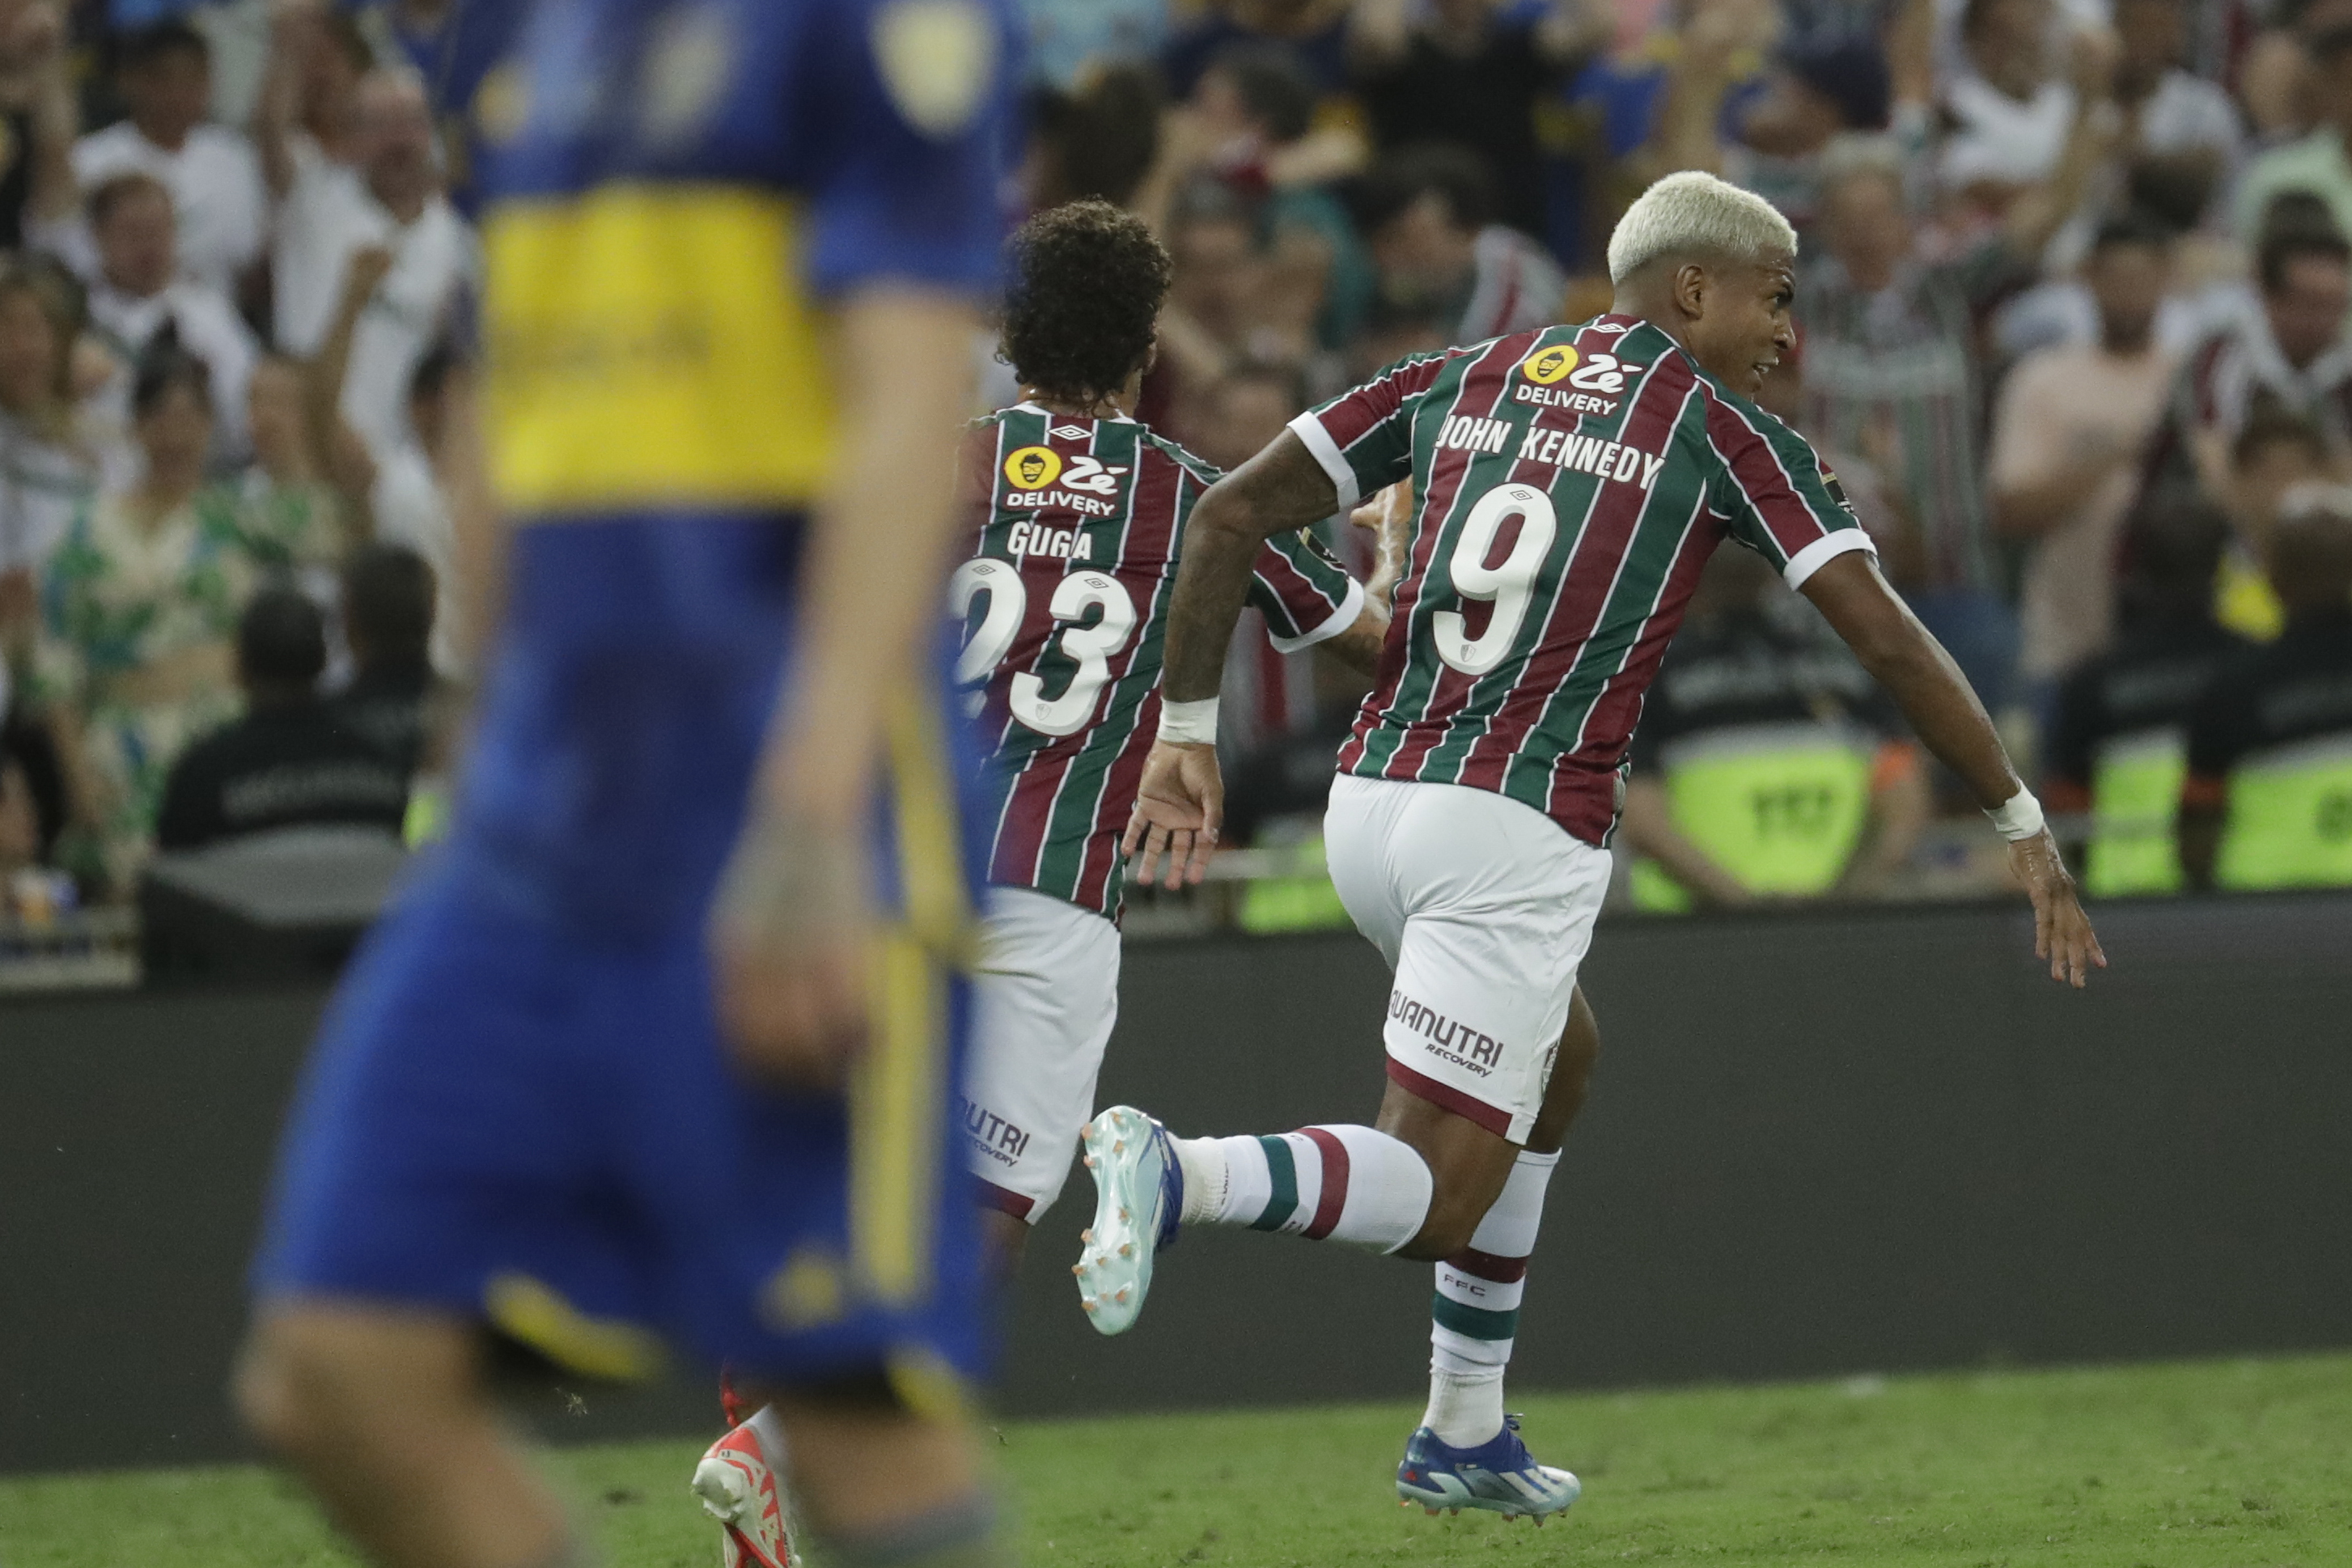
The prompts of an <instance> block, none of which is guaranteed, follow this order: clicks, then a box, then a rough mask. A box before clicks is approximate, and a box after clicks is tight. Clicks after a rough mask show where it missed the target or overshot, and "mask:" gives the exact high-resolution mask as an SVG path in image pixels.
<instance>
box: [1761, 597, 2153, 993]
mask: <svg viewBox="0 0 2352 1568" xmlns="http://www.w3.org/2000/svg"><path fill="white" fill-rule="evenodd" d="M1803 592H1804V595H1805V596H1806V597H1807V598H1809V599H1811V601H1812V602H1813V605H1814V607H1815V608H1817V609H1819V610H1820V611H1821V613H1822V618H1823V619H1825V620H1827V621H1828V622H1829V624H1830V625H1831V626H1832V627H1833V628H1834V629H1835V630H1836V632H1837V634H1838V636H1840V637H1843V638H1844V639H1845V641H1846V646H1848V647H1851V648H1853V651H1854V657H1856V658H1859V659H1861V660H1862V664H1863V668H1865V669H1867V670H1869V671H1870V673H1871V675H1872V676H1873V678H1874V679H1876V680H1877V681H1878V683H1879V684H1880V685H1881V686H1884V687H1885V689H1886V690H1887V692H1888V694H1889V695H1891V696H1892V697H1893V698H1894V699H1895V701H1896V703H1897V704H1899V705H1900V706H1901V707H1902V709H1903V715H1904V717H1905V718H1906V719H1908V720H1909V721H1911V728H1912V730H1913V731H1916V733H1917V735H1918V737H1919V739H1920V740H1921V741H1922V742H1925V743H1926V745H1927V749H1928V750H1929V751H1930V752H1934V753H1935V754H1936V755H1937V757H1939V758H1941V759H1942V760H1943V763H1944V764H1945V765H1946V766H1947V767H1949V768H1950V769H1951V770H1952V771H1953V772H1954V773H1958V774H1959V776H1960V781H1961V782H1962V783H1963V784H1967V785H1968V787H1969V794H1971V795H1974V796H1975V797H1976V801H1977V804H1978V805H1980V806H1982V807H1984V809H1985V810H1986V811H1988V812H1999V811H2001V810H2003V809H2004V808H2006V807H2008V806H2009V805H2010V803H2011V802H2012V801H2016V800H2017V799H2018V798H2019V797H2020V796H2024V798H2025V800H2026V801H2028V802H2030V801H2031V800H2032V797H2031V796H2030V795H2025V785H2024V784H2023V783H2022V782H2021V780H2020V779H2019V778H2018V776H2017V771H2016V770H2015V769H2014V768H2012V767H2011V766H2010V763H2009V753H2008V752H2006V751H2005V750H2003V749H2002V746H2001V743H2000V735H1998V734H1997V733H1995V732H1994V731H1993V727H1992V721H1991V720H1990V718H1988V717H1987V716H1986V714H1985V710H1984V705H1983V704H1982V703H1980V702H1979V701H1978V700H1977V695H1976V693H1975V692H1974V691H1972V690H1970V689H1969V683H1968V680H1967V679H1966V678H1964V677H1963V676H1962V675H1961V674H1960V670H1959V667H1958V665H1956V664H1954V663H1953V662H1952V658H1951V655H1949V654H1948V653H1946V652H1945V651H1944V649H1943V645H1941V644H1940V643H1938V642H1937V641H1936V639H1935V638H1934V637H1931V636H1930V635H1928V632H1927V627H1925V626H1921V625H1920V624H1919V621H1918V617H1916V616H1914V615H1912V613H1911V610H1910V607H1909V606H1908V605H1905V604H1904V603H1903V601H1902V600H1901V599H1900V598H1897V597H1896V596H1895V591H1894V590H1893V589H1892V588H1889V587H1888V586H1887V585H1886V580H1885V578H1883V577H1881V576H1880V575H1879V574H1878V564H1877V563H1876V562H1874V561H1873V560H1872V559H1871V558H1870V557H1869V555H1868V554H1867V553H1866V552H1861V551H1849V552H1846V553H1845V554H1843V555H1840V556H1837V557H1835V558H1833V559H1832V560H1831V561H1829V562H1828V563H1825V564H1824V565H1822V567H1821V568H1820V569H1819V570H1818V571H1816V572H1815V573H1814V574H1812V575H1811V577H1808V578H1807V579H1805V584H1804V590H1803ZM2033 815H2034V816H2039V810H2038V808H2036V809H2035V811H2034V812H2033ZM2009 864H2010V868H2011V871H2013V872H2014V873H2015V874H2016V876H2017V879H2018V880H2019V881H2021V882H2022V883H2023V884H2024V885H2025V892H2026V896H2027V897H2028V898H2030V899H2032V900H2033V933H2034V934H2033V951H2034V955H2035V956H2036V957H2038V958H2043V959H2047V960H2048V961H2049V963H2050V977H2051V978H2052V979H2053V980H2063V981H2066V982H2068V983H2070V984H2074V985H2076V986H2080V985H2081V984H2083V982H2084V978H2085V977H2086V976H2087V975H2088V974H2089V973H2090V971H2091V970H2092V969H2093V968H2102V969H2103V968H2105V967H2106V962H2107V958H2106V954H2105V953H2104V952H2101V951H2100V950H2099V939H2098V936H2097V935H2096V933H2095V932H2094V931H2092V930H2091V921H2090V918H2089V917H2088V916H2086V915H2085V914H2084V912H2083V906H2082V902H2081V900H2080V899H2079V898H2078V897H2077V895H2076V893H2075V890H2074V878H2073V877H2071V876H2069V875H2068V874H2067V871H2066V866H2065V862H2064V861H2063V859H2062V858H2060V856H2059V854H2058V845H2057V841H2056V840H2055V839H2053V838H2052V837H2050V830H2049V829H2048V828H2047V827H2038V828H2036V829H2035V830H2034V831H2033V832H2032V834H2030V835H2029V836H2027V837H2020V838H2012V839H2011V840H2010V846H2009Z"/></svg>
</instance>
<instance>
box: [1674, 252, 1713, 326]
mask: <svg viewBox="0 0 2352 1568" xmlns="http://www.w3.org/2000/svg"><path fill="white" fill-rule="evenodd" d="M1710 281H1711V279H1709V278H1708V277H1707V275H1706V268H1704V267H1702V266H1700V265H1699V264H1698V263H1697V262H1696V261H1685V262H1684V263H1683V264H1682V265H1681V266H1680V267H1677V268H1675V287H1674V292H1675V305H1676V306H1677V307H1679V308H1680V310H1682V313H1683V314H1684V315H1685V316H1688V317H1689V318H1690V319H1691V320H1692V321H1698V320H1699V319H1700V318H1702V317H1704V316H1705V315H1706V297H1707V290H1708V284H1709V283H1710Z"/></svg>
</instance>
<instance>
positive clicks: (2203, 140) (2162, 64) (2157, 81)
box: [2115, 0, 2246, 213]
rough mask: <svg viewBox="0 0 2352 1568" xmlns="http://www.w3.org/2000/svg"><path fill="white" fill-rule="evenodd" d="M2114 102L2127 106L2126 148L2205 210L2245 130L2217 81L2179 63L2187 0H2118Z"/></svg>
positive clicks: (2239, 151)
mask: <svg viewBox="0 0 2352 1568" xmlns="http://www.w3.org/2000/svg"><path fill="white" fill-rule="evenodd" d="M2115 26H2116V106H2117V107H2118V108H2120V109H2121V110H2123V112H2124V127H2125V130H2124V139H2123V153H2124V156H2125V157H2126V159H2128V160H2129V161H2131V162H2132V163H2135V164H2138V165H2143V166H2147V172H2145V173H2143V174H2141V175H2140V177H2141V178H2143V179H2147V178H2161V179H2166V180H2169V181H2171V182H2174V183H2176V184H2179V186H2180V187H2181V188H2182V189H2183V190H2184V191H2188V192H2192V193H2198V194H2200V195H2201V196H2202V198H2203V199H2201V200H2196V201H2194V202H2192V203H2190V204H2189V205H2193V206H2194V208H2195V209H2196V210H2198V211H2199V212H2200V213H2201V212H2202V211H2203V209H2204V208H2205V207H2206V206H2208V205H2210V203H2211V200H2212V198H2213V197H2214V196H2215V195H2217V194H2218V193H2219V192H2220V191H2221V187H2222V184H2223V182H2224V180H2225V178H2226V177H2227V176H2228V175H2230V174H2232V173H2234V172H2235V171H2236V168H2237V165H2238V162H2239V160H2240V158H2241V157H2242V155H2243V153H2244V151H2245V142H2246V134H2245V131H2244V129H2243V127H2242V125H2241V124H2240V123H2239V120H2238V110H2237V106H2236V105H2235V104H2233V103H2231V101H2230V95H2229V93H2228V92H2226V91H2225V90H2223V89H2221V87H2220V86H2219V85H2218V84H2216V83H2214V82H2210V81H2207V80H2206V79H2203V78H2202V77H2200V76H2197V75H2195V74H2194V73H2192V72H2190V71H2189V70H2188V69H2186V68H2184V67H2183V65H2182V61H2183V60H2184V59H2185V58H2186V57H2187V52H2188V47H2189V7H2188V5H2187V4H2186V3H2185V0H2116V6H2115Z"/></svg>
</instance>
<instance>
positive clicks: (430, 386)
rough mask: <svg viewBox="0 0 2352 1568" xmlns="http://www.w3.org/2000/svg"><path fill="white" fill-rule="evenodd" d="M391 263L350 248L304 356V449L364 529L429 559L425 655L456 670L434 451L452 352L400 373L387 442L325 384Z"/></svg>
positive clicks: (447, 536) (443, 506) (336, 379)
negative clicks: (315, 340)
mask: <svg viewBox="0 0 2352 1568" xmlns="http://www.w3.org/2000/svg"><path fill="white" fill-rule="evenodd" d="M392 264H393V263H392V256H391V253H390V252H388V251H385V250H383V249H378V248H369V249H362V250H357V251H354V252H352V258H351V265H350V268H348V270H347V272H346V275H345V277H344V279H343V292H342V298H341V301H340V302H339V303H338V304H337V305H336V307H335V315H334V319H333V320H332V321H330V322H329V323H328V327H327V338H326V342H324V343H323V344H321V345H320V349H319V354H318V357H317V358H316V359H315V360H313V361H312V362H311V363H310V378H309V380H310V387H311V392H310V395H309V397H308V398H307V399H306V400H305V408H306V410H307V412H308V413H309V415H310V442H311V449H312V450H313V451H314V452H315V453H317V454H319V456H320V464H321V467H322V468H323V471H324V472H325V474H326V476H327V478H328V479H329V480H330V482H331V484H332V486H333V488H334V489H335V490H336V491H337V493H338V494H339V495H340V496H341V497H342V498H343V500H344V503H345V509H346V513H347V515H348V516H349V517H351V518H352V519H353V520H354V521H356V523H357V524H358V525H359V528H360V529H361V530H362V531H364V532H365V534H366V536H367V537H369V538H372V539H375V540H380V541H382V542H385V543H390V544H399V545H404V546H405V547H407V548H408V549H411V550H414V551H415V552H417V553H418V554H420V555H422V556H423V557H424V558H425V562H426V563H428V564H429V565H430V566H431V567H432V569H433V573H434V575H435V577H436V580H437V581H438V583H439V584H440V595H441V607H440V613H439V615H438V616H437V622H438V626H439V629H438V630H437V631H436V636H435V642H434V658H435V661H436V663H437V664H439V665H440V667H441V668H443V669H445V670H451V671H454V670H456V669H457V668H458V665H457V649H456V643H455V641H454V637H455V633H454V630H453V628H454V627H455V626H456V625H457V616H456V614H455V613H454V608H455V605H456V595H457V589H458V587H459V584H458V583H457V572H456V563H455V559H454V550H455V540H454V535H453V533H452V531H451V527H450V511H449V503H448V495H447V491H446V488H445V486H444V485H443V483H442V479H441V464H442V458H441V453H442V447H443V443H444V437H445V436H446V429H447V425H448V401H449V386H450V383H451V381H452V379H453V377H454V376H455V375H456V374H457V371H458V369H459V363H458V359H457V353H456V352H455V351H454V350H453V349H451V348H450V347H449V345H448V344H446V343H436V344H434V345H433V346H431V347H430V348H428V349H427V350H426V351H425V357H424V358H423V359H421V360H419V361H418V362H417V364H416V369H415V373H414V374H412V375H411V376H410V378H409V384H408V400H407V411H406V416H405V417H404V419H403V420H402V423H401V426H400V431H399V436H398V438H397V440H396V441H395V442H394V444H393V445H392V446H391V447H388V448H382V449H376V448H372V447H371V446H370V444H369V443H368V442H367V441H366V440H365V439H364V438H362V436H361V435H360V434H359V432H357V431H356V430H354V429H352V426H351V425H350V424H349V423H348V421H347V420H346V419H345V417H344V416H343V410H344V409H346V408H347V407H348V404H349V400H348V397H346V398H344V399H342V400H340V401H339V400H338V399H337V398H336V397H335V395H334V389H335V388H337V387H339V386H343V385H345V384H346V382H345V377H346V369H345V367H346V366H347V365H348V364H349V363H350V361H351V355H352V344H353V343H354V342H355V341H356V340H357V337H358V334H359V323H360V320H361V317H362V312H364V311H365V310H368V308H369V302H370V300H373V298H375V295H376V290H377V288H378V285H379V283H380V281H381V280H382V279H383V277H384V275H385V271H386V269H387V268H390V267H391V266H392Z"/></svg>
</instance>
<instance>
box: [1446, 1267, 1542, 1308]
mask: <svg viewBox="0 0 2352 1568" xmlns="http://www.w3.org/2000/svg"><path fill="white" fill-rule="evenodd" d="M1527 1290H1528V1288H1527V1284H1526V1282H1525V1281H1524V1280H1514V1281H1513V1282H1512V1283H1510V1284H1508V1285H1497V1284H1496V1283H1495V1282H1494V1281H1493V1280H1492V1279H1475V1278H1474V1277H1473V1276H1471V1275H1468V1274H1464V1273H1460V1272H1458V1271H1456V1270H1455V1269H1454V1268H1453V1266H1452V1265H1450V1264H1440V1265H1439V1266H1438V1269H1437V1293H1438V1294H1439V1295H1441V1296H1443V1297H1444V1298H1445V1299H1446V1300H1449V1301H1459V1302H1461V1303H1462V1304H1463V1305H1464V1306H1465V1307H1483V1308H1485V1309H1486V1310H1487V1311H1489V1312H1509V1311H1515V1310H1517V1308H1518V1305H1519V1301H1520V1300H1521V1299H1522V1298H1523V1297H1525V1296H1526V1294H1527Z"/></svg>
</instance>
